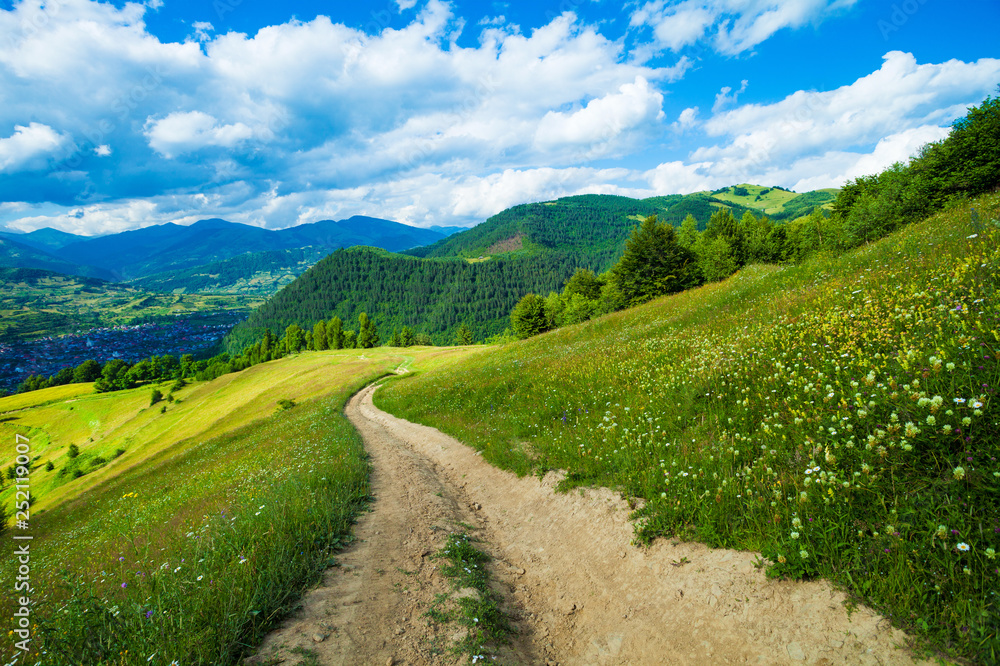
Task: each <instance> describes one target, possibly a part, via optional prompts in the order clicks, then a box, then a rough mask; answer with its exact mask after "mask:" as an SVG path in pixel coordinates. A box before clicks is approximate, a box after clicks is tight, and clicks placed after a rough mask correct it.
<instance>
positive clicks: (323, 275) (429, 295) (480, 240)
mask: <svg viewBox="0 0 1000 666" xmlns="http://www.w3.org/2000/svg"><path fill="white" fill-rule="evenodd" d="M722 207H727V208H731V209H732V210H733V214H734V215H736V216H737V217H742V215H743V213H744V212H746V211H747V210H751V209H750V208H748V207H746V206H744V205H741V204H738V203H731V202H727V201H724V200H722V199H719V198H716V197H714V196H712V195H710V194H707V193H696V194H691V195H686V196H681V195H672V196H665V197H654V198H650V199H645V200H639V199H630V198H628V197H620V196H611V195H596V194H592V195H581V196H574V197H565V198H562V199H557V200H555V201H546V202H542V203H533V204H524V205H520V206H515V207H513V208H510V209H508V210H505V211H503V212H502V213H499V214H497V215H494V216H493V217H491V218H489V219H488V220H486V221H485V222H483V223H482V224H480V225H478V226H476V227H473V228H472V229H469V230H468V231H465V232H462V233H458V234H454V235H453V236H450V237H448V238H446V239H443V240H441V241H438V242H437V243H434V244H432V245H427V246H424V247H419V248H415V249H412V250H408V251H406V252H405V253H403V254H392V253H388V252H384V251H380V250H375V249H373V248H352V249H349V250H347V251H343V252H335V253H333V254H332V255H330V256H329V257H327V258H326V259H324V260H322V261H320V262H319V263H317V264H316V265H315V266H313V267H312V268H311V269H310V270H309V271H307V272H306V273H304V274H303V275H302V276H301V277H300V278H299V279H298V280H296V281H295V282H293V283H291V284H289V285H288V286H287V287H285V288H284V289H282V291H281V292H279V293H278V294H276V295H275V297H274V298H272V299H271V300H270V301H268V302H267V303H266V304H265V305H264V306H262V307H261V308H260V309H258V310H257V311H256V312H254V313H253V314H252V315H251V317H250V318H249V319H248V320H247V321H246V322H244V323H242V324H240V325H238V326H237V327H236V328H235V329H234V330H233V332H232V333H231V334H230V336H229V337H228V338H227V341H226V348H227V350H228V351H229V352H230V353H235V352H239V351H240V350H241V349H242V348H243V347H244V346H246V345H247V344H250V343H251V342H254V341H255V340H257V339H259V337H260V336H261V335H262V334H263V331H264V330H265V329H270V330H271V332H272V333H275V334H279V335H280V334H281V333H283V332H284V330H285V328H286V327H287V326H288V325H290V324H293V323H297V324H299V325H302V326H311V325H312V324H313V323H314V322H316V321H318V320H320V319H327V318H329V317H331V316H333V315H337V316H338V317H340V318H341V319H342V320H343V321H344V322H346V324H347V326H351V325H353V323H354V322H355V321H356V320H357V316H358V314H360V313H361V312H366V313H367V314H368V315H369V316H370V317H372V319H373V321H374V322H375V324H376V326H377V327H378V329H379V333H380V336H381V338H382V339H383V340H386V339H388V337H389V335H390V334H391V333H392V330H393V328H396V327H400V328H401V327H402V326H409V327H411V328H413V329H414V330H416V331H417V332H423V333H427V334H429V335H431V336H432V338H433V339H434V340H435V341H436V342H438V343H442V342H443V343H450V342H451V341H452V337H453V335H454V331H455V329H456V328H457V327H458V326H459V325H461V324H462V323H465V324H466V325H467V326H468V327H469V328H470V329H471V330H472V332H473V335H474V337H475V339H477V340H484V339H486V338H488V337H490V336H492V335H496V334H498V333H501V332H502V331H503V330H504V329H505V328H506V326H507V323H508V315H509V313H510V310H511V308H512V307H513V306H514V305H515V304H516V303H517V301H518V300H519V299H520V298H521V297H522V296H524V294H526V293H529V292H533V293H540V294H547V293H549V292H550V291H553V290H559V289H560V288H561V287H562V285H563V283H564V282H565V281H566V280H567V279H568V278H569V277H570V276H571V275H572V274H573V272H574V270H575V269H576V268H588V269H591V270H593V271H595V272H598V273H600V272H603V271H606V270H608V269H609V268H610V267H611V266H612V265H614V263H615V262H616V261H617V260H618V258H619V257H620V256H621V253H622V251H623V250H624V246H625V240H626V239H627V238H628V236H629V233H630V232H631V229H632V228H633V227H634V226H636V225H637V224H638V223H639V222H640V221H641V220H642V219H643V218H645V217H647V216H649V215H657V216H658V217H659V218H660V219H662V220H665V221H668V222H670V223H671V224H674V225H677V226H679V225H680V223H681V222H682V221H683V220H684V218H685V217H686V216H687V215H689V214H691V215H694V216H695V217H696V218H697V219H698V220H699V224H700V226H701V227H704V225H705V224H706V223H707V222H708V219H709V217H711V215H712V213H713V212H715V211H716V210H718V209H719V208H722ZM167 284H170V283H167Z"/></svg>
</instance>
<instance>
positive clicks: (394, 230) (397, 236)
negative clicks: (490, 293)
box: [0, 216, 450, 281]
mask: <svg viewBox="0 0 1000 666" xmlns="http://www.w3.org/2000/svg"><path fill="white" fill-rule="evenodd" d="M446 231H450V229H446ZM445 235H446V234H445V233H443V232H442V231H435V230H431V229H419V228H417V227H411V226H409V225H405V224H400V223H398V222H392V221H390V220H383V219H379V218H373V217H365V216H354V217H350V218H348V219H346V220H340V221H333V220H323V221H320V222H314V223H312V224H302V225H299V226H296V227H289V228H287V229H280V230H270V229H262V228H259V227H254V226H250V225H246V224H238V223H235V222H227V221H226V220H221V219H208V220H201V221H199V222H195V223H194V224H191V225H188V226H185V225H179V224H173V223H167V224H162V225H156V226H150V227H145V228H143V229H136V230H133V231H125V232H121V233H117V234H111V235H107V236H100V237H97V238H87V237H83V236H75V235H73V234H68V233H65V232H62V231H57V230H54V229H39V230H36V231H33V232H31V233H27V234H12V233H0V266H2V267H11V268H42V269H46V270H52V271H56V272H60V273H65V274H70V275H81V276H86V277H98V278H102V279H105V280H113V281H128V280H134V279H138V278H142V277H146V276H150V275H155V274H158V273H164V272H167V271H170V272H177V271H183V270H186V269H190V268H193V267H196V266H201V265H204V264H209V263H212V262H220V261H225V260H227V259H230V258H233V257H237V256H240V255H243V254H246V253H252V252H265V251H274V250H287V249H301V248H306V247H313V248H320V249H324V250H326V251H327V252H331V251H333V250H335V249H338V248H341V247H350V246H352V245H371V246H375V247H381V248H384V249H386V250H390V251H401V250H406V249H409V248H412V247H415V246H418V245H426V244H428V243H433V242H435V241H437V240H440V239H442V238H444V237H445Z"/></svg>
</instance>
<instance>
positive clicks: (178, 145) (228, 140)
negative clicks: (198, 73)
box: [145, 111, 253, 157]
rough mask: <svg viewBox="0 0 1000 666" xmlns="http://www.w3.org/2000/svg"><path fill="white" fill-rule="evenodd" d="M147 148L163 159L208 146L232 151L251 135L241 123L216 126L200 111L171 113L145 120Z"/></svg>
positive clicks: (249, 130) (215, 121) (211, 119)
mask: <svg viewBox="0 0 1000 666" xmlns="http://www.w3.org/2000/svg"><path fill="white" fill-rule="evenodd" d="M145 133H146V136H147V137H149V145H150V147H151V148H152V149H153V150H155V151H156V152H158V153H160V154H161V155H163V156H164V157H176V156H177V155H180V154H183V153H189V152H192V151H195V150H199V149H201V148H206V147H209V146H217V147H223V148H232V147H233V146H235V145H236V144H238V143H239V142H241V141H244V140H246V139H249V138H250V137H251V136H253V130H251V129H250V128H249V127H247V126H246V125H244V124H243V123H233V124H231V125H220V124H219V121H218V120H217V119H215V118H214V117H212V116H210V115H208V114H207V113H202V112H201V111H189V112H186V113H182V112H176V113H171V114H170V115H168V116H167V117H166V118H161V119H158V120H157V119H153V118H149V119H148V120H147V121H146V126H145Z"/></svg>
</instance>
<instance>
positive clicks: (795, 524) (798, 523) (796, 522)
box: [792, 516, 802, 527]
mask: <svg viewBox="0 0 1000 666" xmlns="http://www.w3.org/2000/svg"><path fill="white" fill-rule="evenodd" d="M792 526H793V527H802V519H801V518H799V517H798V516H796V517H795V518H792Z"/></svg>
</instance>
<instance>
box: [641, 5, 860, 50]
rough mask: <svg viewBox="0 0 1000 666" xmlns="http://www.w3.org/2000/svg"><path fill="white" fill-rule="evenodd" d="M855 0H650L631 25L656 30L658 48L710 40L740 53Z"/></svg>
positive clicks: (655, 36) (844, 6)
mask: <svg viewBox="0 0 1000 666" xmlns="http://www.w3.org/2000/svg"><path fill="white" fill-rule="evenodd" d="M856 2H857V0H684V1H683V2H679V3H677V2H669V1H667V0H652V1H651V2H646V3H645V4H643V5H642V6H640V7H639V8H638V9H637V10H636V11H635V12H634V13H633V14H632V17H631V25H632V26H633V27H639V26H648V27H650V28H652V31H653V36H654V38H655V40H656V44H657V46H658V47H659V48H660V49H663V50H669V51H675V52H676V51H679V50H680V49H682V48H683V47H685V46H690V45H692V44H696V43H697V42H699V41H702V40H707V41H710V42H711V44H712V46H713V47H714V48H715V49H716V50H717V51H719V52H720V53H723V54H726V55H738V54H740V53H743V52H745V51H749V50H751V49H753V48H754V47H755V46H757V45H758V44H760V43H761V42H763V41H765V40H767V39H768V38H769V37H771V35H773V34H774V33H776V32H778V31H779V30H782V29H784V28H800V27H802V26H804V25H807V24H810V23H813V24H815V23H819V22H821V21H822V20H823V19H825V18H826V17H827V16H828V15H830V14H832V13H835V12H837V11H840V10H842V9H845V8H847V7H851V6H853V5H854V4H855V3H856Z"/></svg>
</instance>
